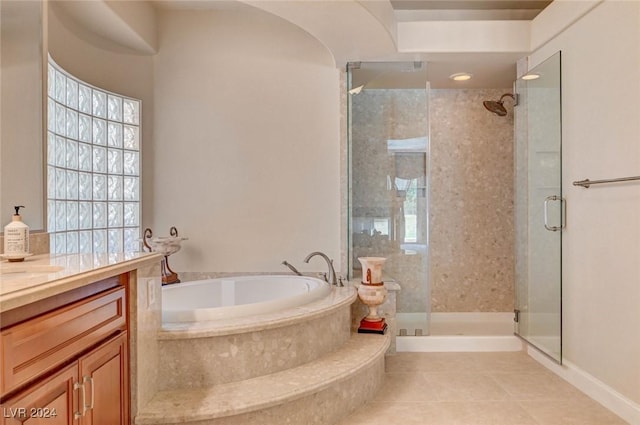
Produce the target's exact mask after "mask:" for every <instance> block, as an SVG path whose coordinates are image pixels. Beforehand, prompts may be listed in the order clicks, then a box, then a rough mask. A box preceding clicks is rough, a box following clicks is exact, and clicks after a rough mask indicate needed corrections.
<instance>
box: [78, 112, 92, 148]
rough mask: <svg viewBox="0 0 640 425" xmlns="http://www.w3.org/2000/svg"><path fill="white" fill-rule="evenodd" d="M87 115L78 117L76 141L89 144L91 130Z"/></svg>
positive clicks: (89, 119)
mask: <svg viewBox="0 0 640 425" xmlns="http://www.w3.org/2000/svg"><path fill="white" fill-rule="evenodd" d="M92 125H93V124H91V117H90V116H89V115H84V114H79V115H78V140H80V141H81V142H87V143H91V131H92V130H93V128H92Z"/></svg>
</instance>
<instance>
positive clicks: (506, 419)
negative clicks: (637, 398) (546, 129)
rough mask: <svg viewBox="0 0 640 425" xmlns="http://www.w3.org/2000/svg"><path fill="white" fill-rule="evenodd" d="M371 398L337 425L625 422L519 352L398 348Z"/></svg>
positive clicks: (590, 424) (579, 424)
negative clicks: (381, 384)
mask: <svg viewBox="0 0 640 425" xmlns="http://www.w3.org/2000/svg"><path fill="white" fill-rule="evenodd" d="M386 370H387V373H386V374H385V382H384V384H383V386H382V388H381V390H380V391H379V392H378V395H377V397H376V400H375V401H373V402H371V403H368V404H366V405H364V406H363V407H361V408H360V409H358V410H356V412H355V413H354V414H352V415H351V416H349V417H347V418H345V419H344V420H343V421H342V422H340V423H339V424H338V425H396V424H397V425H414V424H420V425H623V424H625V422H624V421H622V420H621V419H620V418H618V417H617V416H616V415H614V414H613V413H611V412H610V411H608V410H607V409H605V408H604V407H602V406H600V405H599V404H598V403H596V402H595V401H593V400H591V399H590V398H588V397H586V396H585V395H584V394H583V393H581V392H580V391H578V390H577V389H576V388H575V387H573V386H571V385H570V384H569V383H567V382H565V381H564V380H563V379H561V378H559V377H558V376H556V375H554V374H553V373H551V372H549V371H548V370H547V369H545V368H544V367H543V366H541V365H540V364H538V363H537V362H536V361H535V360H533V359H531V358H530V357H529V356H527V355H526V354H524V353H522V352H514V353H398V354H397V355H394V356H388V357H387V358H386Z"/></svg>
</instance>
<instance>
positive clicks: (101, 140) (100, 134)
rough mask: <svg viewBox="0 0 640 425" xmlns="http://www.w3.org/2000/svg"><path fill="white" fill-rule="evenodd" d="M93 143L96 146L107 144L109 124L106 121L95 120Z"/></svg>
mask: <svg viewBox="0 0 640 425" xmlns="http://www.w3.org/2000/svg"><path fill="white" fill-rule="evenodd" d="M93 143H95V144H96V145H106V144H107V122H106V121H105V120H101V119H98V118H94V119H93Z"/></svg>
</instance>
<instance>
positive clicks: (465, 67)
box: [387, 0, 552, 88]
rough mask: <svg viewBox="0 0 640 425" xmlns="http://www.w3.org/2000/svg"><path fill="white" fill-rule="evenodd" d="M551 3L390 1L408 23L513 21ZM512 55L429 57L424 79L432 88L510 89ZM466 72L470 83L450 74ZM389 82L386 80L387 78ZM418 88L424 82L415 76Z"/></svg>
mask: <svg viewBox="0 0 640 425" xmlns="http://www.w3.org/2000/svg"><path fill="white" fill-rule="evenodd" d="M551 2H552V0H492V1H483V0H391V5H392V6H393V9H394V14H395V17H396V20H397V21H398V22H411V21H471V20H472V21H494V20H500V21H512V20H531V19H533V18H535V17H536V16H537V15H538V14H539V13H540V12H541V11H542V10H543V9H544V8H545V7H547V6H548V5H549V4H551ZM518 59H520V58H519V57H517V56H513V55H498V54H477V53H476V54H465V55H450V57H447V56H446V55H443V56H439V57H438V58H437V59H433V58H429V59H428V63H427V67H426V68H427V69H426V71H425V77H426V79H427V80H428V81H429V83H430V85H431V87H432V88H510V87H511V86H512V82H513V80H515V77H516V61H517V60H518ZM461 72H466V73H469V74H471V75H472V76H473V78H472V79H471V80H469V81H462V82H460V81H453V80H451V79H450V78H449V76H450V75H452V74H456V73H461ZM387 79H388V80H390V79H389V77H387ZM412 80H413V81H414V82H415V83H416V84H418V85H421V86H424V84H423V82H421V81H418V80H417V78H416V77H415V76H414V77H412Z"/></svg>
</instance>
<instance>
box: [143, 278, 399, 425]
mask: <svg viewBox="0 0 640 425" xmlns="http://www.w3.org/2000/svg"><path fill="white" fill-rule="evenodd" d="M356 296H357V295H356V291H355V288H353V287H351V286H347V287H345V288H333V289H332V293H331V294H330V295H329V296H327V297H326V298H324V299H322V300H318V301H315V302H312V303H309V304H307V305H304V306H300V307H294V308H291V309H287V310H283V311H280V312H277V313H269V314H263V315H256V316H251V317H239V318H234V319H228V320H225V321H211V322H206V321H203V322H192V323H165V324H163V325H162V329H161V330H160V332H159V333H158V335H157V338H158V344H159V349H160V356H159V359H160V360H159V361H160V364H159V369H158V370H159V371H160V372H159V373H158V381H157V386H158V389H159V391H158V392H157V393H156V394H155V395H154V396H153V398H152V400H151V401H150V402H149V403H148V404H147V405H146V406H145V407H144V409H143V410H142V411H141V412H139V414H138V415H137V417H136V418H135V423H136V424H178V423H197V424H198V425H204V424H260V425H269V424H274V425H275V424H282V423H301V424H302V423H304V424H318V425H319V424H331V423H335V422H337V421H338V420H340V419H341V418H342V417H344V416H345V415H347V414H349V413H350V412H352V411H354V410H355V409H356V408H357V407H359V406H360V405H361V404H362V403H363V402H364V400H371V399H372V398H373V397H374V396H375V393H376V392H377V390H378V388H379V387H380V385H381V383H382V380H383V376H384V354H385V352H386V350H387V349H388V347H389V341H390V338H389V336H388V335H385V336H382V335H361V334H354V333H352V332H351V306H352V304H353V302H354V301H355V299H356ZM329 406H330V407H329Z"/></svg>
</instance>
